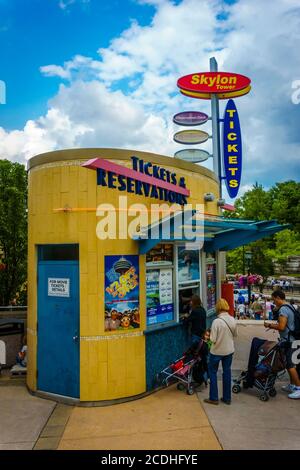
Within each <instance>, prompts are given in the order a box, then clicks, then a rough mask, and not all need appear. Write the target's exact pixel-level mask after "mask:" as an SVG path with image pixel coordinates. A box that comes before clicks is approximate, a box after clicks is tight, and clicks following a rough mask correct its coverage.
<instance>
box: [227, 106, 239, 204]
mask: <svg viewBox="0 0 300 470" xmlns="http://www.w3.org/2000/svg"><path fill="white" fill-rule="evenodd" d="M223 145H224V150H223V156H224V170H225V179H226V186H227V191H228V194H229V196H230V197H231V198H234V197H236V196H237V193H238V191H239V187H240V182H241V176H242V138H241V128H240V121H239V115H238V112H237V109H236V107H235V104H234V101H233V100H229V101H228V103H227V105H226V108H225V113H224V126H223Z"/></svg>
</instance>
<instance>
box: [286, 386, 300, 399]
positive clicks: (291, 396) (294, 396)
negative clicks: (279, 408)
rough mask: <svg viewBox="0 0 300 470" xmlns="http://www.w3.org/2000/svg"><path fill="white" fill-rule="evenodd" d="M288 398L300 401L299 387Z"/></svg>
mask: <svg viewBox="0 0 300 470" xmlns="http://www.w3.org/2000/svg"><path fill="white" fill-rule="evenodd" d="M288 397H289V398H292V399H294V400H300V387H297V388H296V390H295V391H294V392H293V393H290V394H289V395H288Z"/></svg>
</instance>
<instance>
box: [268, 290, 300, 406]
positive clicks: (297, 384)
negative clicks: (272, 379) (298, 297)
mask: <svg viewBox="0 0 300 470" xmlns="http://www.w3.org/2000/svg"><path fill="white" fill-rule="evenodd" d="M272 300H273V302H274V304H275V307H276V308H277V309H278V310H279V316H278V322H277V323H269V322H265V323H264V325H265V327H266V328H271V329H273V330H277V331H278V332H279V335H280V338H281V339H286V340H287V341H288V342H289V343H288V346H287V349H286V361H287V365H286V368H287V371H288V373H289V376H290V384H288V385H285V386H283V387H282V389H283V390H284V391H285V392H290V394H289V395H288V397H289V398H293V399H300V379H299V376H298V373H297V369H296V364H294V362H293V357H292V356H293V354H294V352H295V349H293V348H292V343H293V341H295V338H294V337H293V336H292V334H291V331H294V329H295V322H294V311H293V310H292V308H291V307H289V304H288V303H287V302H286V300H285V293H284V292H283V290H281V289H277V290H275V291H274V292H273V293H272Z"/></svg>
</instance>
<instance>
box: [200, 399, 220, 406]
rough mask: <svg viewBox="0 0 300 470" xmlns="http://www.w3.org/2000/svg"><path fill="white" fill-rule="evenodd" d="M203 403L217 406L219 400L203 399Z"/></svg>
mask: <svg viewBox="0 0 300 470" xmlns="http://www.w3.org/2000/svg"><path fill="white" fill-rule="evenodd" d="M203 401H204V402H205V403H209V405H218V404H219V400H210V399H209V398H205V399H204V400H203Z"/></svg>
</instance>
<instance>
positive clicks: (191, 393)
mask: <svg viewBox="0 0 300 470" xmlns="http://www.w3.org/2000/svg"><path fill="white" fill-rule="evenodd" d="M186 393H187V394H188V395H194V393H195V390H194V389H193V387H190V388H188V389H187V391H186Z"/></svg>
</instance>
